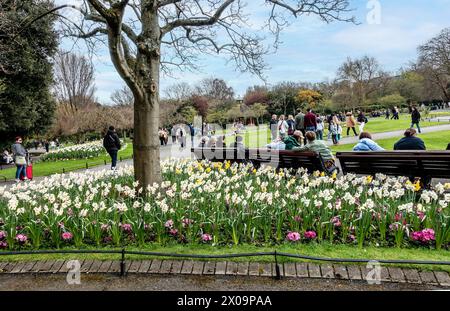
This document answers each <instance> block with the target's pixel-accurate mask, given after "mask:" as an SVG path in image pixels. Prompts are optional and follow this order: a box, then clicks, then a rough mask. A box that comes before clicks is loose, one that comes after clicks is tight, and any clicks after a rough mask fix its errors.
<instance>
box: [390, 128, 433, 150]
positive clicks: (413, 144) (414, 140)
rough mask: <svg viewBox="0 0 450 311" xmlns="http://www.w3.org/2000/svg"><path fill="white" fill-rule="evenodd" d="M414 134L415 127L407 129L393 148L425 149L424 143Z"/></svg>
mask: <svg viewBox="0 0 450 311" xmlns="http://www.w3.org/2000/svg"><path fill="white" fill-rule="evenodd" d="M416 134H417V132H416V130H415V129H412V128H411V129H407V130H406V131H405V134H404V135H405V137H403V138H402V139H400V140H399V141H398V142H396V143H395V145H394V150H426V147H425V143H424V142H423V140H422V139H420V138H419V137H417V136H416Z"/></svg>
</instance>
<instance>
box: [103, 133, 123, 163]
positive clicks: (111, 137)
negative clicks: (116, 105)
mask: <svg viewBox="0 0 450 311" xmlns="http://www.w3.org/2000/svg"><path fill="white" fill-rule="evenodd" d="M103 147H105V149H106V152H108V154H109V156H110V157H111V169H112V170H113V171H115V170H116V165H117V153H118V152H119V150H120V148H121V144H120V139H119V136H118V135H117V133H116V129H115V128H114V126H110V127H109V129H108V132H106V135H105V137H103Z"/></svg>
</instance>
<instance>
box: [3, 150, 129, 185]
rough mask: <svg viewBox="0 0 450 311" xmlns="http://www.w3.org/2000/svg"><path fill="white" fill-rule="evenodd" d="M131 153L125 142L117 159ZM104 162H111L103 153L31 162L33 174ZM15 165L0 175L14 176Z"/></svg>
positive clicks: (76, 168)
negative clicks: (83, 157)
mask: <svg viewBox="0 0 450 311" xmlns="http://www.w3.org/2000/svg"><path fill="white" fill-rule="evenodd" d="M132 155H133V145H132V144H131V142H127V147H126V148H125V149H123V150H121V151H119V154H118V159H120V157H121V158H122V159H129V158H131V157H132ZM105 161H106V163H111V157H110V156H109V155H108V154H107V153H105V154H103V155H101V156H99V157H95V158H91V159H79V160H67V161H54V162H53V161H49V162H37V163H33V176H34V177H38V176H48V175H52V174H55V173H62V172H63V169H64V171H65V172H69V171H74V170H79V169H83V168H86V163H87V164H88V167H92V166H97V165H103V164H105ZM15 174H16V167H15V166H14V167H12V168H8V169H4V170H0V176H4V177H6V179H8V180H11V179H14V178H15Z"/></svg>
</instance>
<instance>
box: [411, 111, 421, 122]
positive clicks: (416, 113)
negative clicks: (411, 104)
mask: <svg viewBox="0 0 450 311" xmlns="http://www.w3.org/2000/svg"><path fill="white" fill-rule="evenodd" d="M411 121H412V122H413V123H419V121H420V112H419V111H417V110H414V111H413V112H412V113H411Z"/></svg>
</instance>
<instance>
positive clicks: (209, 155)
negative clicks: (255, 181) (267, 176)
mask: <svg viewBox="0 0 450 311" xmlns="http://www.w3.org/2000/svg"><path fill="white" fill-rule="evenodd" d="M191 152H192V153H193V154H194V155H195V157H196V159H198V160H209V161H211V162H224V161H225V160H227V161H230V162H231V163H238V164H239V163H247V162H248V149H241V148H209V147H205V148H200V147H197V148H191Z"/></svg>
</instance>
